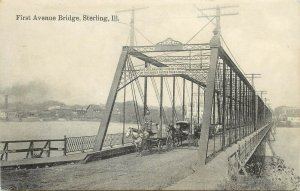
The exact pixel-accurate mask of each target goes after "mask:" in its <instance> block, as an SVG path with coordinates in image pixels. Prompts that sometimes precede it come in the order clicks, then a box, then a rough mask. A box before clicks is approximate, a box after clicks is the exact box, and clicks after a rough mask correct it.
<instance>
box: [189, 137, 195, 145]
mask: <svg viewBox="0 0 300 191" xmlns="http://www.w3.org/2000/svg"><path fill="white" fill-rule="evenodd" d="M188 142H189V147H190V146H193V145H194V137H193V135H188Z"/></svg>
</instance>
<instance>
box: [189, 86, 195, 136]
mask: <svg viewBox="0 0 300 191" xmlns="http://www.w3.org/2000/svg"><path fill="white" fill-rule="evenodd" d="M193 91H194V83H193V82H191V122H190V124H191V126H190V127H191V128H190V131H191V130H192V128H193V102H194V100H193V97H194V96H193ZM190 133H191V132H190Z"/></svg>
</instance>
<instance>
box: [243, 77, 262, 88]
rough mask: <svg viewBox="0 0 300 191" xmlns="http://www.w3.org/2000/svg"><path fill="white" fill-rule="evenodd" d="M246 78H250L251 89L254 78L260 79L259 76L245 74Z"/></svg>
mask: <svg viewBox="0 0 300 191" xmlns="http://www.w3.org/2000/svg"><path fill="white" fill-rule="evenodd" d="M245 75H246V77H247V78H251V85H252V87H253V88H255V86H254V78H261V74H245Z"/></svg>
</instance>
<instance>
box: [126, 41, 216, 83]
mask: <svg viewBox="0 0 300 191" xmlns="http://www.w3.org/2000/svg"><path fill="white" fill-rule="evenodd" d="M123 50H127V51H128V54H129V55H131V56H133V57H135V58H138V59H140V60H143V61H145V62H147V63H149V64H150V67H149V66H148V67H139V68H135V71H136V72H137V75H138V76H142V77H146V76H148V77H150V76H156V77H159V76H180V77H183V78H186V79H187V80H191V81H193V82H194V83H197V84H199V85H201V86H203V87H205V82H206V78H207V71H208V68H209V58H210V46H209V44H182V43H180V42H178V41H175V40H173V39H171V38H168V39H166V40H165V41H162V42H160V43H157V44H156V45H155V46H133V47H124V48H123Z"/></svg>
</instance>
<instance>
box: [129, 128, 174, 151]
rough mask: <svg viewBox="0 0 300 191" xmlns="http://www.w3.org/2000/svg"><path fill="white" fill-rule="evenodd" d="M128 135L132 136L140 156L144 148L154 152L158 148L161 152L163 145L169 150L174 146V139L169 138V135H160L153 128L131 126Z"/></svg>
mask: <svg viewBox="0 0 300 191" xmlns="http://www.w3.org/2000/svg"><path fill="white" fill-rule="evenodd" d="M151 126H152V124H151ZM156 128H157V125H156ZM126 137H131V138H132V140H133V143H134V144H135V146H136V149H137V151H138V154H139V155H140V156H142V152H143V151H144V150H148V151H149V152H150V153H152V149H153V148H157V151H158V152H159V153H160V152H161V150H162V148H163V146H165V147H166V149H167V150H169V149H171V148H172V142H171V141H172V140H171V139H168V137H163V136H159V135H158V132H157V131H153V130H152V128H142V129H136V128H129V129H128V131H127V133H126Z"/></svg>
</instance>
